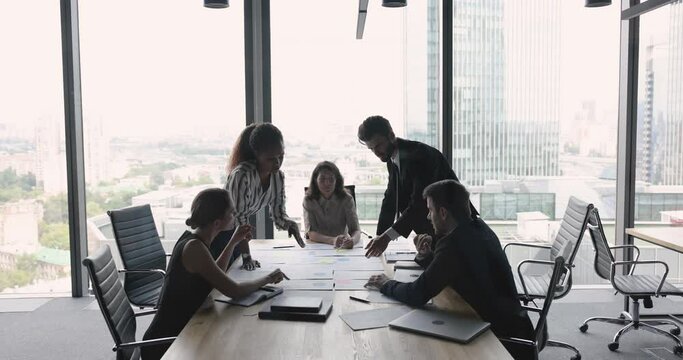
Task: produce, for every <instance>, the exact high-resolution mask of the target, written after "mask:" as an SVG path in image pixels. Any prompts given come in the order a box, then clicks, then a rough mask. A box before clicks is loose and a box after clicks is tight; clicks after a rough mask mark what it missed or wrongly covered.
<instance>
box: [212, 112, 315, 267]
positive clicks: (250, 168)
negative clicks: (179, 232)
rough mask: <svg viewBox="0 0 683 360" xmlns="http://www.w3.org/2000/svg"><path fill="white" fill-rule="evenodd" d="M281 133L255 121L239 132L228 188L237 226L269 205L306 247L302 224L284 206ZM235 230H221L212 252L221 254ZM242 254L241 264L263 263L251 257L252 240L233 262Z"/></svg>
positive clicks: (279, 223) (278, 222)
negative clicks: (298, 223) (299, 224)
mask: <svg viewBox="0 0 683 360" xmlns="http://www.w3.org/2000/svg"><path fill="white" fill-rule="evenodd" d="M284 148H285V145H284V140H283V138H282V133H281V132H280V130H279V129H278V128H277V127H275V125H273V124H268V123H266V124H252V125H249V126H247V127H246V128H245V129H244V130H243V131H242V133H241V134H240V136H239V138H238V139H237V142H236V143H235V146H234V148H233V150H232V153H231V154H230V160H229V161H228V167H227V171H228V181H227V184H226V185H225V188H226V189H227V190H228V191H229V192H230V194H231V195H232V198H233V199H234V200H235V211H236V213H235V222H236V224H235V225H236V226H240V225H245V224H247V223H248V221H249V216H251V215H254V214H256V213H257V212H258V211H259V210H261V209H263V208H264V207H266V206H270V210H271V216H272V218H273V221H274V222H275V225H276V226H277V227H278V228H279V229H281V230H287V231H288V232H289V236H290V237H291V236H294V238H295V239H296V241H297V242H298V243H299V246H301V247H305V246H306V245H305V244H304V241H303V239H302V238H301V234H300V233H299V226H298V225H297V223H296V222H295V221H293V220H292V219H290V218H289V216H287V211H286V210H285V174H284V173H283V172H282V171H281V170H280V167H281V166H282V162H283V160H284V156H285V150H284ZM233 231H234V229H233V230H229V231H226V232H224V233H221V234H219V235H218V237H217V238H216V241H214V242H213V243H212V244H211V253H212V254H213V256H214V257H218V255H220V253H221V252H222V251H223V248H225V245H226V244H227V243H228V240H229V239H230V236H232V232H233ZM239 254H241V255H242V267H243V268H245V269H247V270H254V269H255V268H257V267H260V264H259V262H258V261H255V260H254V259H252V258H251V254H250V250H249V243H248V242H242V243H240V244H239V247H238V248H236V249H235V252H234V253H233V258H232V259H231V262H232V261H234V260H235V258H236V257H237V256H239Z"/></svg>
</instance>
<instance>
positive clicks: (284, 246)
mask: <svg viewBox="0 0 683 360" xmlns="http://www.w3.org/2000/svg"><path fill="white" fill-rule="evenodd" d="M293 247H294V245H280V246H273V249H288V248H293Z"/></svg>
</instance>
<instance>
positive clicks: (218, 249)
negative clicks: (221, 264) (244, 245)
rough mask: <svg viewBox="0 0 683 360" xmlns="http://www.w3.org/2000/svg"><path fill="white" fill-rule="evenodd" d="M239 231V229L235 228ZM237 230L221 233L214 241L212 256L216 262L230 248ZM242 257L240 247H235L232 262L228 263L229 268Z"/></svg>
mask: <svg viewBox="0 0 683 360" xmlns="http://www.w3.org/2000/svg"><path fill="white" fill-rule="evenodd" d="M235 229H237V228H235ZM235 229H232V230H228V231H221V232H220V233H218V235H216V238H215V239H213V242H212V243H211V249H210V250H211V256H213V259H214V260H216V259H218V257H219V256H221V253H222V252H223V249H225V247H226V246H228V242H230V239H231V238H232V234H233V233H235ZM239 256H240V249H239V246H236V247H235V250H233V251H232V256H231V257H230V262H229V263H228V266H230V265H232V263H233V262H234V261H235V260H236V259H237V258H238V257H239Z"/></svg>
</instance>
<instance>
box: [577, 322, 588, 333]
mask: <svg viewBox="0 0 683 360" xmlns="http://www.w3.org/2000/svg"><path fill="white" fill-rule="evenodd" d="M586 330H588V324H583V325H581V326H579V331H581V332H582V333H585V332H586Z"/></svg>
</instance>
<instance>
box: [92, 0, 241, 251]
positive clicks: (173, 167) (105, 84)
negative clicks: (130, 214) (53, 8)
mask: <svg viewBox="0 0 683 360" xmlns="http://www.w3.org/2000/svg"><path fill="white" fill-rule="evenodd" d="M131 9H134V10H131ZM79 14H80V38H81V70H82V89H83V119H84V120H83V122H84V138H85V162H86V166H85V171H86V185H87V212H88V226H89V227H88V228H89V234H88V235H89V237H88V240H89V242H88V248H89V250H90V251H92V250H94V249H96V248H97V247H99V246H101V245H102V244H108V245H110V246H111V247H112V248H113V247H114V246H115V243H114V241H113V234H112V230H111V225H110V223H109V218H108V216H107V215H106V211H107V210H110V209H118V208H123V207H127V206H131V205H141V204H150V205H151V207H152V212H153V215H154V220H155V222H156V225H157V230H158V232H159V235H160V237H161V239H162V243H163V244H164V246H165V247H166V249H167V250H168V251H169V252H170V250H171V249H172V246H173V244H174V243H175V241H176V240H177V239H178V237H179V235H180V234H182V232H183V231H184V230H185V229H186V226H185V219H186V218H187V217H188V215H189V208H190V204H191V202H192V199H193V198H194V196H195V195H196V194H197V192H199V191H200V190H201V189H203V188H206V187H223V186H224V185H225V180H226V178H227V176H226V173H225V166H226V161H227V157H226V156H227V155H228V154H229V152H230V150H231V148H232V144H233V143H234V141H235V139H236V138H237V136H238V135H239V133H240V132H241V131H242V129H243V128H244V126H245V100H244V88H245V85H244V20H243V18H244V9H243V2H241V1H233V2H232V3H231V6H230V7H229V8H228V9H220V10H216V9H208V8H205V7H203V6H202V4H201V2H188V1H180V0H174V1H161V0H155V1H143V2H139V1H132V0H126V1H116V2H101V1H81V2H80V7H79ZM161 14H163V15H161ZM122 22H123V23H125V26H121V24H122ZM114 253H115V255H114V256H115V257H118V254H116V253H117V252H116V251H114Z"/></svg>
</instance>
